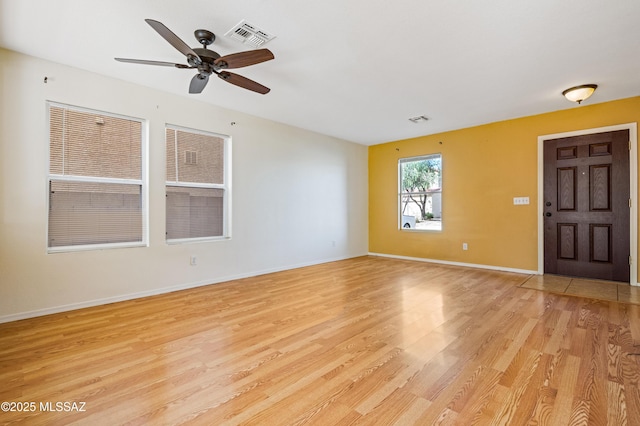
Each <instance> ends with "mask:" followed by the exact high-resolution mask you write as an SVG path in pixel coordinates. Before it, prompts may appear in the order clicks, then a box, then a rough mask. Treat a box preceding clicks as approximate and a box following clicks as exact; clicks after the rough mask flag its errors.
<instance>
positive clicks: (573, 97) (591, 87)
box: [562, 84, 598, 104]
mask: <svg viewBox="0 0 640 426" xmlns="http://www.w3.org/2000/svg"><path fill="white" fill-rule="evenodd" d="M597 88H598V85H597V84H582V85H580V86H575V87H571V88H569V89H567V90H565V91H563V92H562V95H563V96H564V97H565V98H567V99H568V100H570V101H571V102H577V103H578V104H580V102H582V101H584V100H585V99H587V98H588V97H589V96H591V95H593V92H595V90H596V89H597Z"/></svg>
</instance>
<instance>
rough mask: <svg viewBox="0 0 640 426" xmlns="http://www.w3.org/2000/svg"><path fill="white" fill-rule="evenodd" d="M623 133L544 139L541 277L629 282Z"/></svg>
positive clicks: (625, 136) (626, 152)
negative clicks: (548, 274) (547, 274)
mask: <svg viewBox="0 0 640 426" xmlns="http://www.w3.org/2000/svg"><path fill="white" fill-rule="evenodd" d="M629 195H630V189H629V131H628V130H620V131H615V132H605V133H597V134H592V135H583V136H575V137H569V138H560V139H550V140H546V141H544V215H545V217H544V271H545V273H551V274H560V275H570V276H576V277H584V278H596V279H606V280H613V281H622V282H629V276H630V271H629V254H630V247H629V246H630V238H629V215H630V212H629Z"/></svg>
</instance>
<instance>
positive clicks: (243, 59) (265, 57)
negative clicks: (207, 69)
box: [213, 49, 275, 69]
mask: <svg viewBox="0 0 640 426" xmlns="http://www.w3.org/2000/svg"><path fill="white" fill-rule="evenodd" d="M274 57H275V56H273V53H271V51H270V50H269V49H258V50H249V51H247V52H240V53H232V54H231V55H226V56H222V57H220V58H218V59H216V60H215V61H213V63H214V64H215V65H217V66H218V67H220V68H223V69H224V68H242V67H246V66H249V65H255V64H259V63H261V62H266V61H270V60H271V59H273V58H274Z"/></svg>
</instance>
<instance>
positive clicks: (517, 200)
mask: <svg viewBox="0 0 640 426" xmlns="http://www.w3.org/2000/svg"><path fill="white" fill-rule="evenodd" d="M527 204H529V197H513V205H514V206H525V205H527Z"/></svg>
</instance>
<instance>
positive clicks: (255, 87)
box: [218, 71, 271, 95]
mask: <svg viewBox="0 0 640 426" xmlns="http://www.w3.org/2000/svg"><path fill="white" fill-rule="evenodd" d="M218 77H220V78H221V79H223V80H224V81H226V82H227V83H231V84H235V85H236V86H240V87H242V88H243V89H248V90H252V91H254V92H257V93H260V94H263V95H266V94H267V93H269V91H270V90H271V89H269V88H268V87H265V86H263V85H262V84H260V83H256V82H255V81H253V80H250V79H248V78H247V77H243V76H241V75H238V74H233V73H230V72H227V71H222V72H221V73H219V74H218Z"/></svg>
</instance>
